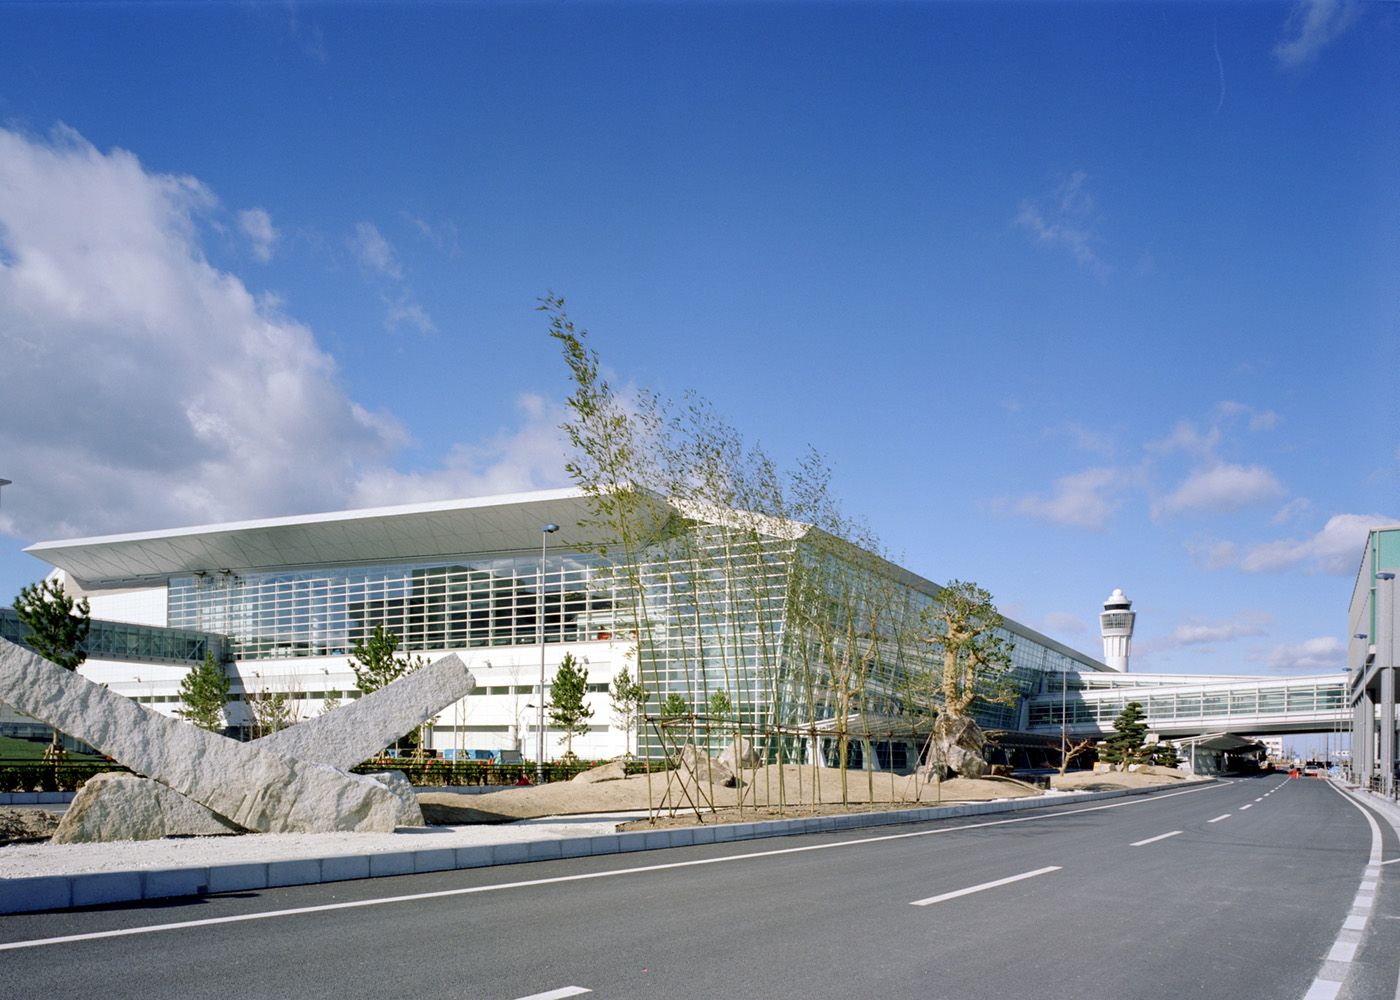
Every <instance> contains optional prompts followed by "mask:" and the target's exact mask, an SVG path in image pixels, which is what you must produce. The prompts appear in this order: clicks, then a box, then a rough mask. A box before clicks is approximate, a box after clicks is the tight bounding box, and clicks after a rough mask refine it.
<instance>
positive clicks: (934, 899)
mask: <svg viewBox="0 0 1400 1000" xmlns="http://www.w3.org/2000/svg"><path fill="white" fill-rule="evenodd" d="M1062 867H1063V866H1062V865H1050V866H1049V867H1046V868H1037V869H1036V870H1035V871H1033V872H1022V873H1021V874H1020V875H1011V876H1008V877H1007V878H999V879H997V880H996V881H995V882H983V883H982V884H981V885H970V886H968V887H967V888H966V889H954V890H953V891H952V892H945V893H943V894H942V895H939V896H930V897H928V898H927V899H916V900H914V902H912V903H910V904H909V905H910V906H929V905H931V904H933V903H941V902H943V901H944V900H948V899H957V898H958V897H959V896H971V895H972V894H973V893H974V892H983V891H984V890H987V889H995V888H997V887H998V886H1003V885H1010V884H1011V883H1012V882H1020V881H1022V880H1024V879H1028V878H1035V877H1036V876H1037V875H1048V874H1049V873H1050V872H1057V871H1059V870H1060V869H1061V868H1062Z"/></svg>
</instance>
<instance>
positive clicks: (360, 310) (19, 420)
mask: <svg viewBox="0 0 1400 1000" xmlns="http://www.w3.org/2000/svg"><path fill="white" fill-rule="evenodd" d="M1397 17H1400V8H1396V7H1394V6H1393V5H1381V4H1369V5H1357V4H1351V3H1342V2H1332V0H1328V2H1318V3H1309V4H1302V5H1296V6H1295V5H1290V4H1267V3H1257V4H1219V5H1215V4H1179V3H1173V4H1163V5H1151V4H1145V3H1144V4H1133V5H1113V6H1108V5H1092V4H1050V3H1038V4H1025V5H1022V4H1010V3H1006V4H1001V3H999V4H979V5H959V4H901V5H879V4H866V3H857V4H766V5H759V4H715V5H703V4H677V5H664V6H663V5H645V4H615V5H614V4H577V5H570V6H567V7H566V6H562V5H554V4H494V5H493V4H486V5H436V4H435V5H418V6H415V5H407V4H399V5H386V6H372V5H332V4H311V5H244V4H210V5H198V6H196V5H141V6H133V5H62V6H59V5H25V4H10V5H5V6H3V7H0V358H4V359H5V360H4V361H3V362H0V364H3V371H4V375H3V378H4V382H3V388H0V477H4V478H9V479H13V480H14V481H15V482H14V485H12V486H9V487H6V488H5V490H4V492H3V496H0V595H8V594H12V593H14V592H16V591H17V590H18V589H19V587H20V586H21V585H23V584H24V583H27V582H30V581H32V580H34V579H37V578H38V577H39V576H41V575H42V573H43V572H44V568H45V567H44V565H43V564H41V563H39V562H38V561H36V560H34V559H32V558H30V557H28V556H25V555H23V554H22V552H21V551H20V550H21V549H22V548H23V547H24V545H26V544H29V543H30V542H33V541H37V540H47V539H52V538H58V537H64V536H72V535H88V534H99V533H106V532H115V531H133V530H142V529H149V528H158V527H169V526H174V525H177V524H194V523H205V522H209V521H217V520H223V519H234V518H245V517H256V516H272V515H278V514H290V513H299V512H307V511H313V510H327V509H338V508H342V507H347V506H354V505H362V504H381V503H394V502H411V501H416V500H423V499H434V498H442V497H450V496H468V495H477V494H483V493H493V492H507V491H512V490H517V489H524V488H531V487H543V486H551V485H560V484H562V483H563V482H564V481H565V477H564V473H563V469H562V462H563V457H562V456H563V445H562V441H561V438H560V435H559V433H558V431H557V424H558V423H559V421H560V419H562V416H563V411H562V401H563V399H564V397H565V396H566V394H567V392H568V385H567V383H566V380H565V371H564V367H563V365H562V363H561V362H560V360H559V358H558V356H557V353H556V351H555V349H554V346H553V344H552V342H551V341H550V340H549V338H548V337H547V335H546V327H545V324H544V323H543V322H542V321H541V318H540V316H539V315H538V314H537V313H536V312H535V311H534V308H533V307H534V304H535V300H536V298H537V297H538V296H540V295H542V294H544V293H545V292H546V291H549V290H553V291H555V292H558V293H560V294H563V295H565V296H566V297H567V298H568V301H569V304H570V309H571V313H572V315H573V316H574V318H575V319H576V320H577V321H578V322H580V323H581V324H582V325H584V326H586V327H588V328H589V329H590V330H591V331H592V338H593V344H594V346H595V347H596V348H597V349H598V350H599V351H600V352H601V354H602V355H603V357H604V359H605V361H606V362H607V364H608V365H609V367H610V369H611V371H612V372H613V374H614V377H615V378H616V380H617V381H618V382H619V383H622V384H630V385H637V386H646V387H649V388H651V389H654V390H657V391H659V392H661V393H663V394H669V395H679V394H681V393H683V392H684V391H685V390H687V389H694V390H696V391H698V392H699V393H700V394H702V395H704V396H706V397H708V398H709V399H711V400H712V401H713V402H714V403H715V405H716V406H717V408H718V409H719V410H720V411H721V412H722V413H724V414H726V415H727V416H728V417H729V418H730V419H731V420H732V421H733V422H734V423H735V424H736V425H737V426H738V427H739V428H740V429H742V430H743V431H744V432H745V434H746V435H747V436H748V437H749V438H750V439H752V440H757V441H760V442H762V444H763V445H764V446H765V447H766V448H767V449H768V450H769V451H771V452H772V453H773V454H775V455H776V456H777V457H778V458H780V459H782V460H784V461H790V460H792V459H795V458H796V457H797V456H798V455H799V454H800V453H801V452H802V451H803V450H804V449H805V448H806V447H807V446H808V445H813V446H815V447H817V448H818V449H820V450H821V451H823V452H825V454H826V455H827V456H828V458H829V461H830V463H831V465H832V466H833V468H834V469H835V472H836V489H837V491H838V493H839V494H840V496H841V498H842V499H843V501H844V504H845V506H846V507H847V509H848V510H850V511H851V512H853V513H856V514H859V515H862V516H863V517H865V518H866V519H867V520H868V521H869V522H870V523H871V524H872V526H873V527H874V528H875V530H876V531H877V532H878V533H879V535H880V536H881V537H882V538H883V539H884V541H885V544H886V545H887V547H888V548H889V549H890V550H891V551H892V552H893V553H894V554H895V555H896V556H897V557H899V558H900V559H902V561H903V562H905V563H906V564H907V565H908V566H909V567H910V568H912V569H914V570H916V571H917V572H920V573H922V574H924V575H926V576H928V577H930V578H932V579H935V580H940V581H942V580H947V579H949V578H952V577H959V578H963V579H975V580H977V581H978V582H979V583H981V584H983V585H984V586H986V587H987V588H989V589H990V590H991V591H992V592H993V594H994V595H995V596H996V598H997V600H998V602H999V603H1000V604H1001V605H1002V606H1003V608H1004V610H1006V611H1007V612H1008V613H1010V614H1011V615H1013V616H1014V617H1017V618H1019V619H1020V620H1022V621H1024V622H1026V623H1027V624H1029V625H1032V626H1034V627H1036V628H1040V629H1042V630H1043V631H1045V632H1047V633H1049V634H1051V635H1053V636H1056V637H1057V638H1060V639H1062V640H1064V641H1066V642H1068V643H1070V644H1072V645H1075V646H1077V647H1079V648H1082V649H1085V650H1087V651H1090V652H1096V651H1097V650H1098V649H1099V644H1098V640H1097V637H1096V635H1097V633H1096V624H1095V618H1094V616H1095V614H1096V612H1097V610H1098V609H1099V604H1100V602H1101V601H1102V600H1103V598H1104V597H1105V596H1106V595H1107V594H1108V592H1109V590H1110V589H1112V588H1113V587H1123V588H1124V589H1125V590H1126V591H1127V592H1128V594H1129V595H1130V596H1131V597H1133V598H1134V599H1135V601H1136V606H1137V610H1138V611H1139V618H1138V638H1137V641H1136V645H1135V656H1134V663H1133V665H1134V667H1135V668H1136V669H1159V670H1183V671H1192V672H1202V673H1206V672H1213V673H1264V672H1294V673H1297V672H1313V671H1324V670H1333V669H1340V668H1341V667H1342V665H1343V663H1344V658H1343V652H1342V651H1343V648H1344V644H1343V641H1342V640H1343V638H1344V635H1345V631H1346V620H1345V612H1346V604H1347V600H1348V598H1349V595H1350V591H1351V586H1352V581H1353V579H1354V576H1355V572H1356V568H1357V566H1358V564H1359V559H1360V546H1361V541H1362V539H1363V537H1364V533H1365V527H1366V525H1368V524H1370V523H1377V522H1387V521H1394V520H1396V519H1400V489H1397V487H1400V421H1398V420H1397V419H1396V416H1395V414H1394V412H1393V402H1390V401H1393V400H1394V398H1395V396H1396V389H1397V384H1396V373H1397V371H1400V351H1398V350H1397V346H1396V345H1397V341H1398V338H1397V329H1396V306H1395V303H1396V302H1397V301H1400V287H1398V286H1400V278H1397V271H1396V268H1395V260H1396V259H1397V250H1398V249H1400V248H1397V246H1396V233H1397V232H1400V193H1397V192H1400V188H1398V187H1397V185H1396V184H1395V164H1396V163H1397V162H1400V156H1397V154H1400V120H1398V119H1400V110H1397V109H1398V108H1400V106H1397V104H1396V102H1395V94H1396V92H1397V91H1396V87H1397V84H1400V45H1398V44H1397V41H1400V40H1398V39H1397ZM1387 406H1389V407H1391V410H1390V411H1387V409H1386V407H1387Z"/></svg>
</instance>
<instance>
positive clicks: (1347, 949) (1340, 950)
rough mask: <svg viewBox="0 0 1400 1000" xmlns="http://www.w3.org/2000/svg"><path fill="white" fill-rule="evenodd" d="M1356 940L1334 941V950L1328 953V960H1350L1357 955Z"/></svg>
mask: <svg viewBox="0 0 1400 1000" xmlns="http://www.w3.org/2000/svg"><path fill="white" fill-rule="evenodd" d="M1356 944H1357V942H1355V941H1333V942H1332V950H1331V951H1329V952H1328V953H1327V958H1326V961H1328V962H1350V961H1351V960H1352V959H1353V958H1355V957H1356Z"/></svg>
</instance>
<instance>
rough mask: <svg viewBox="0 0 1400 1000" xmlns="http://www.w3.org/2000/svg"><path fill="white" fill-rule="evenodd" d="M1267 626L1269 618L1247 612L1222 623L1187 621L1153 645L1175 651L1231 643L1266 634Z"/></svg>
mask: <svg viewBox="0 0 1400 1000" xmlns="http://www.w3.org/2000/svg"><path fill="white" fill-rule="evenodd" d="M1268 624H1269V616H1268V615H1264V614H1260V613H1257V612H1247V613H1244V614H1241V615H1239V616H1238V617H1235V618H1231V619H1226V620H1224V621H1199V620H1189V621H1185V622H1182V623H1181V624H1180V625H1177V626H1176V627H1175V628H1173V629H1172V630H1171V632H1169V633H1168V634H1167V635H1166V636H1164V637H1162V638H1160V639H1158V640H1157V641H1156V643H1155V645H1156V646H1157V647H1158V648H1160V649H1177V648H1180V647H1182V646H1205V645H1215V644H1217V643H1222V642H1233V641H1235V640H1236V639H1246V638H1250V637H1253V636H1261V635H1265V634H1267V632H1268Z"/></svg>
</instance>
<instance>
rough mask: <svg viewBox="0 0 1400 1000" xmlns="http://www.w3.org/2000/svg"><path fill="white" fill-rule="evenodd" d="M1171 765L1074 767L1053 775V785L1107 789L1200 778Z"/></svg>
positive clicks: (1074, 789)
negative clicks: (1107, 768) (1122, 768)
mask: <svg viewBox="0 0 1400 1000" xmlns="http://www.w3.org/2000/svg"><path fill="white" fill-rule="evenodd" d="M1200 780H1202V779H1200V778H1196V777H1194V776H1192V775H1189V774H1187V773H1185V772H1184V771H1178V770H1176V768H1172V767H1142V768H1140V769H1139V770H1136V771H1071V772H1070V773H1069V774H1065V775H1059V774H1057V775H1054V776H1053V777H1051V779H1050V787H1051V788H1056V789H1062V790H1064V791H1067V792H1106V791H1111V790H1113V789H1115V788H1148V787H1151V786H1155V785H1173V784H1180V783H1181V782H1183V781H1200Z"/></svg>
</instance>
